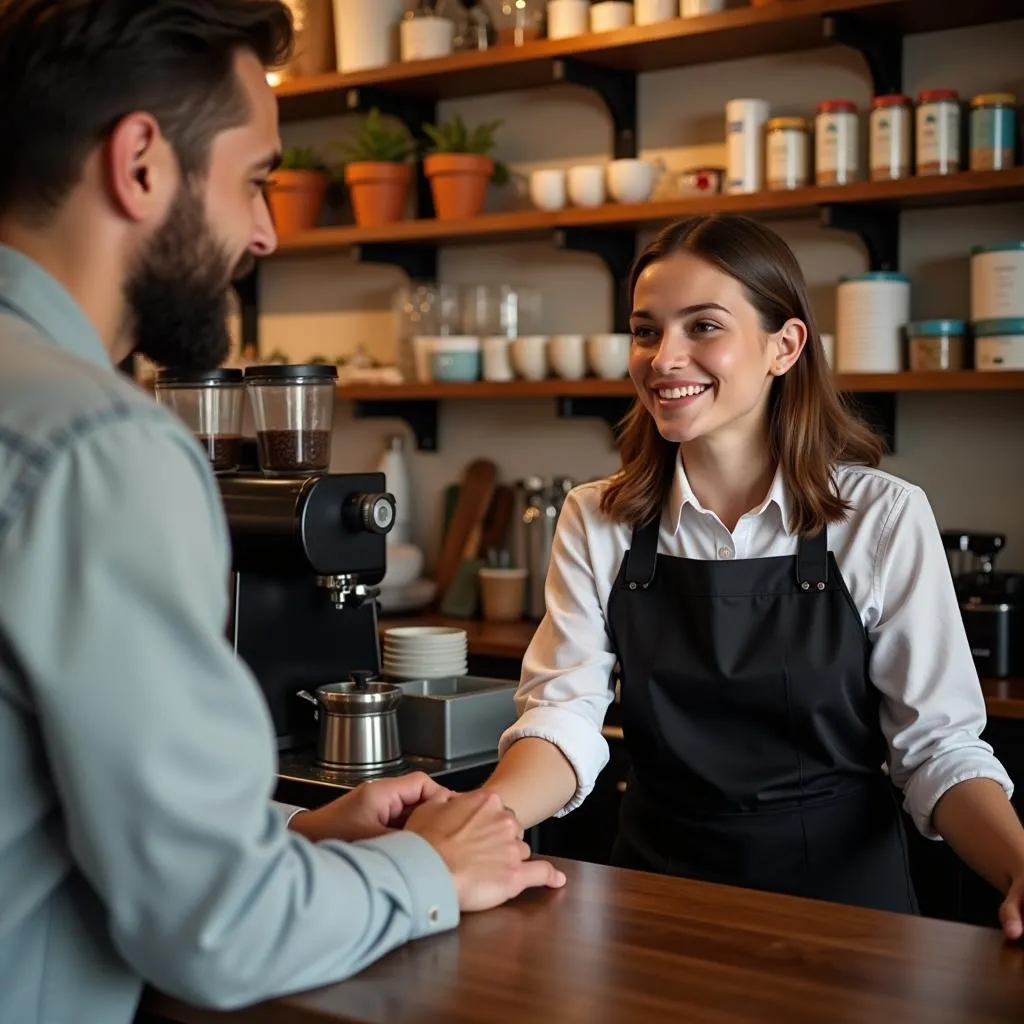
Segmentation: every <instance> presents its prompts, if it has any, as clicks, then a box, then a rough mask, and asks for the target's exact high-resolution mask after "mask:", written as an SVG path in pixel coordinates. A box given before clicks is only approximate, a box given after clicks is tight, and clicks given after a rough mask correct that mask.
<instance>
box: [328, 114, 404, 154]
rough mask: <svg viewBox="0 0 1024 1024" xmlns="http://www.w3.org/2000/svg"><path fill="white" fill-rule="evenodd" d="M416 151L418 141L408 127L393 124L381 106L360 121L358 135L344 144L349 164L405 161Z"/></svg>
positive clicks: (344, 151)
mask: <svg viewBox="0 0 1024 1024" xmlns="http://www.w3.org/2000/svg"><path fill="white" fill-rule="evenodd" d="M415 152H416V143H415V142H414V141H413V140H412V139H410V138H409V136H408V134H407V133H406V131H405V129H404V128H392V127H390V126H389V125H388V124H387V122H386V121H385V120H384V117H383V116H382V114H381V112H380V110H379V109H378V108H377V107H373V108H372V109H371V110H370V112H369V113H368V114H367V115H366V116H365V117H364V118H363V119H362V121H361V122H360V125H359V130H358V131H357V132H356V134H355V135H354V136H353V137H352V138H351V139H350V140H349V141H348V142H347V143H345V144H344V145H343V146H342V153H343V159H344V162H345V163H346V164H354V163H370V162H372V163H389V164H401V163H405V162H406V161H408V160H409V159H410V158H411V157H412V156H413V154H414V153H415Z"/></svg>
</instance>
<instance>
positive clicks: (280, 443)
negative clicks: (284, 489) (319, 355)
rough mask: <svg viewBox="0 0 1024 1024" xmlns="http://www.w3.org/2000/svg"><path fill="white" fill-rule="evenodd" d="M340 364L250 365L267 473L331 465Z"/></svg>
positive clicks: (249, 387) (249, 384)
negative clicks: (336, 389)
mask: <svg viewBox="0 0 1024 1024" xmlns="http://www.w3.org/2000/svg"><path fill="white" fill-rule="evenodd" d="M337 379H338V368H337V367H336V366H330V365H323V364H308V365H302V364H283V365H271V366H250V367H249V368H248V369H247V370H246V371H245V389H246V391H247V392H248V394H249V401H250V404H251V406H252V413H253V418H254V420H255V421H256V442H257V449H258V451H259V460H260V469H261V470H262V471H263V473H264V475H265V476H310V475H314V474H317V473H326V472H327V471H328V469H329V468H330V465H331V426H332V422H333V418H334V398H335V385H336V383H337Z"/></svg>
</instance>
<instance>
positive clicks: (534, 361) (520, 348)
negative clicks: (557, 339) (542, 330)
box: [511, 334, 548, 380]
mask: <svg viewBox="0 0 1024 1024" xmlns="http://www.w3.org/2000/svg"><path fill="white" fill-rule="evenodd" d="M547 347H548V339H547V338H546V337H545V336H544V335H543V334H527V335H525V336H523V337H521V338H514V339H513V341H512V346H511V353H512V368H513V369H514V370H515V371H516V373H518V374H519V376H520V377H522V378H523V379H524V380H544V378H545V377H546V376H547V375H548V353H547Z"/></svg>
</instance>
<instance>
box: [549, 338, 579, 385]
mask: <svg viewBox="0 0 1024 1024" xmlns="http://www.w3.org/2000/svg"><path fill="white" fill-rule="evenodd" d="M548 362H549V363H550V364H551V369H552V370H554V372H555V376H556V377H561V378H562V380H579V379H580V378H581V377H585V376H586V375H587V353H586V346H585V343H584V340H583V335H582V334H556V335H555V336H554V337H553V338H551V339H550V341H548Z"/></svg>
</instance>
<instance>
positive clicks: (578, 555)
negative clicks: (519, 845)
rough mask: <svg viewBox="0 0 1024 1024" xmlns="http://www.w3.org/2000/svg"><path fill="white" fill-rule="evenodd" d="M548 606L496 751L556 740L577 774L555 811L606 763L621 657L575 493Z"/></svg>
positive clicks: (554, 559) (551, 571) (567, 508)
mask: <svg viewBox="0 0 1024 1024" xmlns="http://www.w3.org/2000/svg"><path fill="white" fill-rule="evenodd" d="M544 598H545V604H546V612H545V615H544V618H543V619H542V620H541V622H540V625H539V626H538V627H537V632H536V633H535V634H534V636H533V640H532V641H531V643H530V646H529V648H528V650H527V652H526V655H525V657H524V659H523V671H522V678H521V681H520V684H519V689H518V691H517V693H516V708H517V710H518V712H519V719H518V721H517V722H516V723H515V724H514V725H513V726H511V727H510V728H509V729H508V730H507V731H506V732H505V733H504V734H503V735H502V737H501V740H500V743H499V746H498V751H499V755H504V753H505V751H507V750H508V748H509V747H510V746H511V745H512V744H513V743H515V742H516V741H517V740H520V739H524V738H526V737H535V738H538V739H543V740H547V741H548V742H549V743H553V744H554V745H555V746H556V747H558V749H559V750H560V751H561V752H562V753H563V754H564V755H565V758H566V759H567V760H568V761H569V763H570V764H571V765H572V767H573V770H574V771H575V773H576V792H575V794H574V795H573V797H572V799H571V800H570V801H569V803H568V804H566V806H565V807H564V808H562V809H561V810H560V811H559V812H558V813H557V814H556V817H559V816H562V815H565V814H568V813H569V812H570V811H573V810H575V809H576V808H577V807H579V805H580V804H581V803H583V801H584V799H585V798H586V797H587V795H588V794H589V793H590V791H591V790H592V789H593V788H594V784H595V782H596V781H597V777H598V775H599V774H600V773H601V770H602V769H603V768H604V766H605V765H606V764H607V763H608V743H607V741H606V740H605V739H604V737H603V736H602V735H601V726H602V724H603V723H604V718H605V715H606V713H607V711H608V705H609V704H610V703H611V700H612V695H613V685H614V668H615V662H616V657H615V654H614V653H613V651H612V647H611V639H610V636H609V633H608V627H607V622H606V617H605V613H604V610H603V608H602V606H601V600H600V596H599V593H598V588H597V583H596V580H595V576H594V568H593V562H592V559H591V557H590V549H589V541H588V536H587V531H586V526H585V521H584V518H583V515H582V512H581V509H580V507H579V503H578V500H577V499H576V496H575V494H574V493H570V494H569V495H568V497H567V498H566V501H565V504H564V506H563V508H562V513H561V515H560V517H559V520H558V527H557V529H556V531H555V538H554V542H553V544H552V551H551V561H550V563H549V566H548V573H547V579H546V581H545V590H544Z"/></svg>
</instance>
